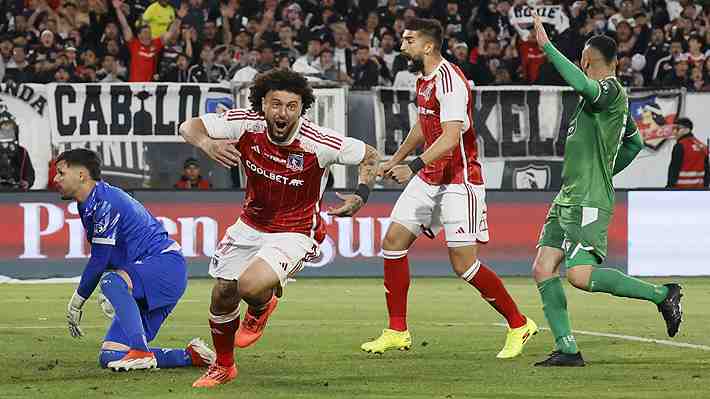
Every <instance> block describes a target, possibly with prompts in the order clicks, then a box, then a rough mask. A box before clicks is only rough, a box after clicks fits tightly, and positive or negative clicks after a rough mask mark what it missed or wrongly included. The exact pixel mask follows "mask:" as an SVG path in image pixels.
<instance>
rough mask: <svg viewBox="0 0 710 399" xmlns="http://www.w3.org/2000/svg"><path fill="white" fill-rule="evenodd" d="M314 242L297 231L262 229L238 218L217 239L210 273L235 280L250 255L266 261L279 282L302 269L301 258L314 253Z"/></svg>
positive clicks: (309, 256)
mask: <svg viewBox="0 0 710 399" xmlns="http://www.w3.org/2000/svg"><path fill="white" fill-rule="evenodd" d="M318 255H319V246H318V243H317V242H316V241H315V240H314V239H312V238H310V237H308V236H306V235H304V234H300V233H264V232H261V231H258V230H256V229H254V228H252V227H251V226H249V225H247V224H246V223H244V222H242V221H241V220H237V223H235V224H233V225H231V226H229V228H228V229H227V232H226V233H225V235H224V238H222V241H220V243H219V245H218V246H217V249H216V250H215V253H214V255H212V261H211V262H210V271H209V273H210V276H212V277H215V278H221V279H225V280H239V276H241V275H242V273H244V271H245V270H246V268H247V266H248V265H249V262H250V261H251V260H252V258H253V257H254V256H258V257H259V258H261V259H263V260H264V261H266V263H268V264H269V266H271V268H272V269H273V270H274V272H275V273H276V275H278V276H279V281H280V282H281V286H282V287H283V286H285V285H286V280H287V279H288V278H289V277H292V276H294V275H295V274H296V273H298V272H299V271H300V270H301V269H303V264H304V262H307V261H309V260H311V259H314V258H316V257H318Z"/></svg>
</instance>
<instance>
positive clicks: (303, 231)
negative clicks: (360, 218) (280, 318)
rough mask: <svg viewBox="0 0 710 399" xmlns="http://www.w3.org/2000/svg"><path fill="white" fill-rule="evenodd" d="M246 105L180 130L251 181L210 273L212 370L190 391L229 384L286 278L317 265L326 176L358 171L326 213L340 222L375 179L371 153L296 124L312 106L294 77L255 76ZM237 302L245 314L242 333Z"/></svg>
mask: <svg viewBox="0 0 710 399" xmlns="http://www.w3.org/2000/svg"><path fill="white" fill-rule="evenodd" d="M249 101H250V102H251V107H252V108H251V109H233V110H230V111H227V112H224V113H222V114H219V115H218V114H206V115H203V116H201V117H199V118H192V119H190V120H187V121H185V122H184V123H183V124H182V125H181V126H180V134H182V136H183V137H184V138H185V140H186V141H187V142H188V143H190V144H192V145H194V146H196V147H198V148H201V149H202V150H203V151H204V152H205V153H207V155H209V156H210V157H211V158H212V159H214V160H215V161H217V162H219V163H220V164H222V165H223V166H226V167H232V166H234V165H236V164H237V162H238V161H241V163H242V165H243V166H244V170H245V172H246V175H247V178H248V180H247V187H246V198H245V200H244V205H243V212H242V215H241V216H240V218H239V219H238V220H237V222H236V223H235V224H234V225H232V226H231V227H229V229H228V230H227V232H226V234H225V236H224V238H223V239H222V241H221V242H220V244H219V246H218V248H217V250H216V251H215V254H214V256H213V258H212V261H211V263H210V275H211V276H213V277H214V278H216V279H217V280H216V282H215V285H214V287H213V289H212V303H211V305H210V319H209V324H210V327H211V330H212V340H213V342H214V345H215V350H216V352H217V361H216V363H215V364H213V365H212V366H210V368H209V369H208V371H207V372H206V373H205V374H204V375H203V376H202V377H200V378H199V379H197V380H196V381H195V383H194V384H193V386H194V387H213V386H216V385H218V384H224V383H227V382H229V381H230V380H233V379H234V378H236V376H237V368H236V365H235V362H234V346H235V345H236V346H237V347H240V348H244V347H247V346H249V345H251V344H253V343H254V342H256V340H258V339H259V338H260V337H261V336H262V334H263V331H264V327H265V326H266V322H267V319H268V318H269V315H270V314H271V313H272V312H273V311H274V309H275V308H276V304H277V297H278V296H280V293H281V289H282V288H283V287H284V286H285V285H286V281H287V278H288V277H289V276H293V275H295V274H296V273H297V272H298V271H299V270H301V269H302V268H303V264H304V262H306V261H308V260H309V259H311V258H314V257H316V256H317V255H318V253H319V244H320V243H321V242H322V241H323V239H324V238H325V225H324V223H323V221H322V220H321V217H320V211H321V198H322V196H323V191H324V189H325V186H326V183H327V181H328V174H329V166H330V165H332V164H346V165H359V184H358V187H357V190H356V191H355V193H354V194H348V195H339V197H340V198H341V199H343V200H344V203H343V204H342V205H341V206H340V207H338V208H337V209H330V210H329V213H330V214H333V215H338V216H351V215H353V214H355V213H356V212H357V211H358V210H359V209H360V208H361V207H362V206H363V205H364V204H365V202H366V201H367V198H368V196H369V193H370V189H371V188H372V185H373V184H374V181H375V177H376V175H377V162H378V159H379V157H378V155H377V151H376V150H375V149H374V148H373V147H371V146H369V145H366V144H365V143H363V142H362V141H360V140H356V139H353V138H349V137H341V136H339V135H338V134H337V133H335V132H333V131H332V130H330V129H327V128H324V127H321V126H318V125H316V124H315V123H313V122H311V121H309V120H308V119H306V118H304V117H303V115H304V114H305V113H306V111H307V110H308V109H309V108H310V107H311V105H313V103H314V101H315V97H314V95H313V90H312V89H311V87H310V86H309V85H308V82H307V80H306V78H305V77H303V76H302V75H301V74H299V73H296V72H293V71H291V70H273V71H269V72H266V73H264V74H262V75H259V76H257V78H256V80H255V81H254V84H253V86H252V87H251V91H250V95H249ZM242 299H243V300H244V301H245V302H246V303H247V304H248V305H249V306H248V308H247V310H246V312H245V315H244V322H243V323H241V326H240V324H239V316H240V315H239V303H240V301H241V300H242ZM235 333H236V338H235Z"/></svg>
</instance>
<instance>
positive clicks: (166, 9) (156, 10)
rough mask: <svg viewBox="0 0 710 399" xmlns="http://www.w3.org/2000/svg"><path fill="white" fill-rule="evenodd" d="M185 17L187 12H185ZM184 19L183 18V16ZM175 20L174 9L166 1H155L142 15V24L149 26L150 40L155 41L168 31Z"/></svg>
mask: <svg viewBox="0 0 710 399" xmlns="http://www.w3.org/2000/svg"><path fill="white" fill-rule="evenodd" d="M185 11H186V12H185V15H187V10H185ZM183 18H184V16H183ZM174 19H175V9H173V6H172V5H170V2H169V1H168V0H156V1H154V2H153V4H151V5H149V6H148V8H146V9H145V12H144V13H143V16H142V20H143V23H144V24H146V25H148V26H150V33H151V38H152V39H157V38H159V37H160V36H162V35H163V33H165V32H167V31H168V28H169V27H170V24H172V22H173V20H174Z"/></svg>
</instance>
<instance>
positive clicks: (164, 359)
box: [99, 348, 192, 369]
mask: <svg viewBox="0 0 710 399" xmlns="http://www.w3.org/2000/svg"><path fill="white" fill-rule="evenodd" d="M150 351H151V352H153V354H155V358H156V360H157V361H158V368H161V369H171V368H175V367H189V366H192V357H190V354H189V353H187V352H186V351H185V349H162V348H150ZM126 353H128V352H124V351H113V350H107V349H102V350H101V352H99V364H100V365H101V368H104V369H105V368H106V367H108V363H109V362H113V361H114V360H120V359H121V358H123V357H124V356H126Z"/></svg>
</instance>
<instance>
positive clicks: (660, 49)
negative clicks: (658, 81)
mask: <svg viewBox="0 0 710 399" xmlns="http://www.w3.org/2000/svg"><path fill="white" fill-rule="evenodd" d="M670 49H671V46H670V44H668V43H667V42H666V38H665V33H664V32H663V29H662V28H654V29H653V32H652V33H651V42H650V43H649V45H648V47H647V48H646V52H645V53H644V57H645V58H646V67H645V68H644V70H643V76H644V80H645V81H646V82H651V81H652V80H653V75H654V69H655V68H656V64H657V63H658V61H659V60H660V59H662V58H664V57H667V56H668V55H670Z"/></svg>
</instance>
